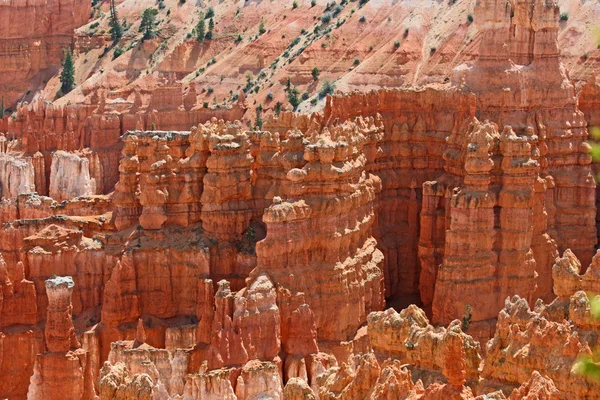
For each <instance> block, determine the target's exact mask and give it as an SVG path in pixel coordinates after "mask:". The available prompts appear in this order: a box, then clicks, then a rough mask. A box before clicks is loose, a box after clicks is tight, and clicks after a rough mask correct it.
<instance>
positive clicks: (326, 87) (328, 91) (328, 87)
mask: <svg viewBox="0 0 600 400" xmlns="http://www.w3.org/2000/svg"><path fill="white" fill-rule="evenodd" d="M333 92H335V86H334V84H333V83H331V82H330V81H325V82H324V83H323V86H321V90H319V98H320V99H322V98H324V97H325V96H327V95H332V94H333Z"/></svg>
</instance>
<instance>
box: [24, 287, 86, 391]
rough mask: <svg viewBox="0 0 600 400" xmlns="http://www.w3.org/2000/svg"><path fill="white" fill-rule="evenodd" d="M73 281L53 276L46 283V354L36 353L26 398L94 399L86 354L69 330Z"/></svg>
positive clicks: (71, 327)
mask: <svg viewBox="0 0 600 400" xmlns="http://www.w3.org/2000/svg"><path fill="white" fill-rule="evenodd" d="M73 287H74V283H73V279H72V278H71V277H70V276H67V277H56V278H52V279H48V280H47V281H46V294H47V295H48V315H47V318H46V328H45V339H46V348H47V352H46V353H43V354H38V355H37V357H36V361H35V366H34V368H33V375H32V377H31V383H30V385H29V391H28V392H27V399H30V400H34V399H40V400H41V399H61V398H64V397H65V396H66V397H68V398H71V399H85V398H91V397H90V396H95V391H94V384H93V382H92V381H91V378H92V367H91V366H90V365H89V362H90V361H89V358H88V353H87V352H86V351H85V350H84V349H80V347H81V345H80V343H79V341H78V340H77V337H76V336H75V330H74V328H73V320H72V312H73V305H72V303H71V295H72V293H73Z"/></svg>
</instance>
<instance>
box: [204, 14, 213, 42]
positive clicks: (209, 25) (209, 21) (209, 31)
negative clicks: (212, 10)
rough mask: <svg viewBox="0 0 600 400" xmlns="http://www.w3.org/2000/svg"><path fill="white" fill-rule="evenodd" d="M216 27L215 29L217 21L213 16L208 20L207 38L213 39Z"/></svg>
mask: <svg viewBox="0 0 600 400" xmlns="http://www.w3.org/2000/svg"><path fill="white" fill-rule="evenodd" d="M214 29H215V21H214V20H213V19H212V18H211V19H210V20H208V33H207V34H206V39H208V40H212V38H213V30H214Z"/></svg>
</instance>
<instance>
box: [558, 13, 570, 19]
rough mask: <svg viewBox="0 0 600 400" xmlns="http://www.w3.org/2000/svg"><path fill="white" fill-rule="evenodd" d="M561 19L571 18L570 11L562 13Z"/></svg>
mask: <svg viewBox="0 0 600 400" xmlns="http://www.w3.org/2000/svg"><path fill="white" fill-rule="evenodd" d="M560 20H561V21H568V20H569V13H566V12H565V13H560Z"/></svg>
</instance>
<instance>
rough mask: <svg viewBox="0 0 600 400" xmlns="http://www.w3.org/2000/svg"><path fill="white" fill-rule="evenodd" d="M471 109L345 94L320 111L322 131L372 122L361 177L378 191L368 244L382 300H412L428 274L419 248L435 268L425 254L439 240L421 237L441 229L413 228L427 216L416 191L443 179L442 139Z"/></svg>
mask: <svg viewBox="0 0 600 400" xmlns="http://www.w3.org/2000/svg"><path fill="white" fill-rule="evenodd" d="M474 102H475V98H474V97H473V96H472V95H469V94H468V93H464V92H461V91H459V90H454V89H441V90H437V89H435V88H427V89H424V90H419V91H416V92H415V91H409V90H381V91H379V92H372V93H369V94H356V95H355V94H352V95H346V96H343V97H335V98H333V99H331V101H328V103H327V106H326V108H325V110H324V116H323V120H324V121H323V124H329V123H332V122H335V121H345V120H347V119H351V118H355V117H358V116H361V115H362V116H371V117H372V118H373V120H372V121H371V122H370V123H367V124H366V126H365V128H366V129H365V132H364V134H365V136H366V140H367V142H366V144H365V154H366V156H367V165H366V169H367V171H369V172H370V173H372V174H374V175H376V176H378V177H379V178H380V179H381V184H382V191H381V193H380V194H379V196H378V197H377V218H376V223H375V225H374V237H375V238H376V239H377V244H378V248H379V249H380V250H381V251H382V253H383V255H384V261H383V262H384V273H385V294H386V297H387V298H394V297H396V296H398V295H418V294H419V280H420V275H421V271H422V270H423V269H424V268H425V269H429V268H431V267H432V265H431V264H428V265H427V266H424V265H423V263H424V262H423V261H422V259H421V258H420V257H421V256H420V253H419V252H418V250H419V249H420V248H427V250H426V251H428V252H429V256H430V257H433V258H434V259H435V261H431V263H435V266H437V265H438V264H439V263H440V262H441V259H440V258H439V254H438V253H439V251H438V250H437V249H434V248H433V247H434V245H435V246H437V245H439V242H440V239H439V238H438V237H436V236H435V235H434V232H429V230H432V229H441V228H440V227H439V226H438V227H437V228H435V227H434V226H432V225H426V226H423V227H422V225H424V224H423V222H422V221H421V220H420V215H423V214H424V213H431V212H432V211H430V210H424V209H422V204H423V202H424V200H423V190H422V187H423V184H424V183H425V182H427V181H432V180H435V179H436V178H437V177H439V176H440V175H441V174H442V173H443V172H444V159H443V154H444V151H445V149H446V143H445V140H446V137H448V136H449V135H450V134H451V133H452V132H455V131H457V130H458V129H459V128H460V127H461V126H462V125H463V123H464V121H465V120H466V119H468V118H470V117H472V116H473V112H474V108H475V104H474ZM365 122H368V120H367V119H365ZM299 125H300V124H299ZM433 212H434V213H435V212H436V211H435V209H434V211H433ZM431 241H434V242H435V243H432V242H431ZM441 242H443V240H442V241H441ZM419 251H420V250H419ZM422 292H423V290H421V294H422V296H423V293H422Z"/></svg>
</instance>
